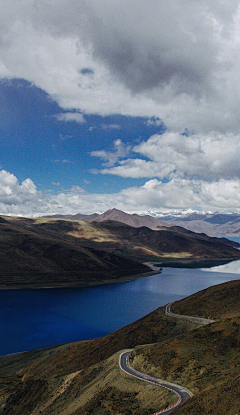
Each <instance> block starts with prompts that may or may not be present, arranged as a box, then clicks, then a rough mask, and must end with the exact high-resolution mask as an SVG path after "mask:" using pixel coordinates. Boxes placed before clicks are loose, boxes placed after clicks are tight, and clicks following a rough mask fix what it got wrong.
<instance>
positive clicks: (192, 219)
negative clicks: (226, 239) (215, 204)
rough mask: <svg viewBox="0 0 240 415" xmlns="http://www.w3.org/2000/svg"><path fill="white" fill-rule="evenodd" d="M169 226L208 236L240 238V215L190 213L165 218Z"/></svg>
mask: <svg viewBox="0 0 240 415" xmlns="http://www.w3.org/2000/svg"><path fill="white" fill-rule="evenodd" d="M164 220H165V221H166V222H167V223H168V224H172V225H173V224H174V225H177V226H182V227H184V228H186V229H189V230H191V231H193V232H205V233H207V234H208V235H232V236H240V214H239V213H229V214H226V213H225V214H224V213H213V214H209V213H206V214H201V213H190V214H185V215H182V216H179V215H177V216H174V215H169V216H167V215H166V216H164Z"/></svg>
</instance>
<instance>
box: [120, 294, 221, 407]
mask: <svg viewBox="0 0 240 415" xmlns="http://www.w3.org/2000/svg"><path fill="white" fill-rule="evenodd" d="M173 303H174V301H172V302H171V303H168V304H167V305H166V308H165V314H166V315H167V316H169V317H174V318H183V319H185V320H188V321H191V322H192V323H196V324H204V325H206V324H211V323H214V322H215V321H214V320H210V319H206V318H200V317H192V316H184V315H180V314H174V313H172V312H171V311H170V309H171V305H172V304H173ZM132 350H133V349H131V350H125V351H123V352H122V353H121V354H120V356H119V366H120V369H122V370H123V371H124V372H125V373H127V374H128V375H130V376H134V377H135V378H137V379H140V380H143V381H145V382H149V383H153V384H154V385H157V386H161V387H163V388H166V389H168V390H170V391H171V392H174V393H175V394H176V395H177V397H178V399H177V401H176V402H175V403H174V404H173V405H171V406H169V407H168V408H166V409H163V410H161V411H159V412H155V413H154V414H152V415H160V414H165V415H167V414H170V413H171V412H172V411H174V409H176V408H177V407H178V406H179V405H182V404H183V403H184V402H185V401H186V400H187V399H189V398H191V397H192V396H193V393H192V392H191V391H190V390H188V389H187V388H184V387H183V386H180V385H177V384H175V383H171V382H167V381H165V380H162V379H157V378H154V377H152V376H149V375H146V374H144V373H141V372H138V371H137V370H135V369H133V367H131V366H130V363H129V355H130V353H131V352H132Z"/></svg>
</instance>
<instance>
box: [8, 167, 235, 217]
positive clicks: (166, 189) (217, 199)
mask: <svg viewBox="0 0 240 415" xmlns="http://www.w3.org/2000/svg"><path fill="white" fill-rule="evenodd" d="M239 206H240V180H239V179H236V180H224V179H221V180H217V181H214V182H212V183H208V182H205V181H200V180H186V179H181V178H177V177H173V178H172V179H171V180H170V181H169V182H167V183H163V182H162V181H160V180H157V179H152V180H149V181H147V182H146V183H145V184H144V185H143V186H141V187H130V188H128V189H124V190H122V191H120V192H119V193H114V194H89V193H87V192H85V191H84V189H82V188H81V187H79V186H73V187H72V189H70V190H68V191H66V192H60V193H58V194H55V195H54V194H50V193H46V194H44V193H42V192H40V191H38V190H37V189H36V186H35V184H34V183H33V182H32V180H31V179H26V180H24V181H23V182H22V184H19V182H18V179H17V178H16V177H15V176H14V175H13V174H10V173H8V172H6V171H4V170H2V171H0V214H5V215H20V216H39V215H40V216H41V215H51V214H55V213H61V214H76V213H79V212H80V213H86V214H90V213H93V212H104V211H106V210H108V209H111V208H113V207H116V208H118V209H121V210H123V211H126V212H138V213H147V212H148V211H149V209H150V210H151V212H152V213H154V212H159V211H168V210H176V209H197V210H199V209H200V207H201V209H203V210H207V211H209V210H212V211H214V210H222V211H225V212H231V211H233V210H234V211H238V212H240V208H239Z"/></svg>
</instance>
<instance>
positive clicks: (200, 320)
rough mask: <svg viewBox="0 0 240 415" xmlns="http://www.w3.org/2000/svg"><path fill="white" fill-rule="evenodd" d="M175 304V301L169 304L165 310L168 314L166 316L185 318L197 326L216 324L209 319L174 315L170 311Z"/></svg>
mask: <svg viewBox="0 0 240 415" xmlns="http://www.w3.org/2000/svg"><path fill="white" fill-rule="evenodd" d="M173 303H175V301H171V303H168V304H167V305H166V308H165V314H166V316H169V317H175V318H183V319H185V320H188V321H191V322H192V323H195V324H203V325H206V324H211V323H215V320H210V319H209V318H201V317H192V316H184V315H183V314H174V313H172V312H171V311H170V309H171V305H172V304H173Z"/></svg>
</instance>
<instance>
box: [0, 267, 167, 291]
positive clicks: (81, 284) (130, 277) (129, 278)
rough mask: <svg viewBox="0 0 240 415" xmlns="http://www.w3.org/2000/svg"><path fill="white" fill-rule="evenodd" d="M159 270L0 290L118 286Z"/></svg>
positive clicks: (2, 287)
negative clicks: (104, 278) (101, 278)
mask: <svg viewBox="0 0 240 415" xmlns="http://www.w3.org/2000/svg"><path fill="white" fill-rule="evenodd" d="M160 272H161V270H160V269H159V270H152V271H149V272H144V273H141V274H132V275H126V276H123V277H119V278H114V279H108V280H101V281H89V282H79V283H78V284H76V283H75V282H74V283H68V284H63V285H61V284H49V285H46V284H44V285H41V284H16V285H12V286H6V285H1V284H0V290H43V289H55V288H59V289H60V288H63V289H64V288H90V287H97V286H99V285H107V284H118V283H121V282H127V281H134V280H137V279H140V278H147V277H151V276H152V275H156V274H159V273H160Z"/></svg>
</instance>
